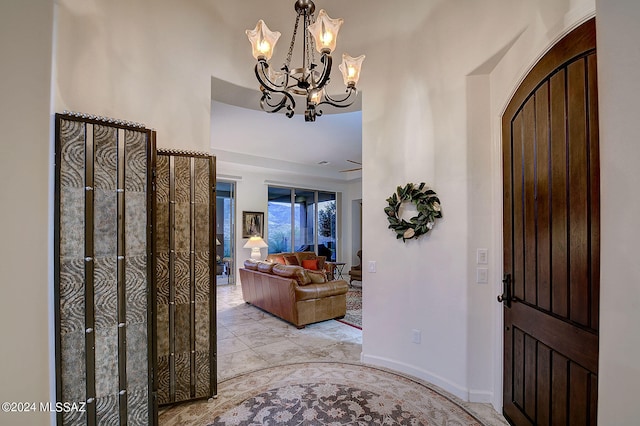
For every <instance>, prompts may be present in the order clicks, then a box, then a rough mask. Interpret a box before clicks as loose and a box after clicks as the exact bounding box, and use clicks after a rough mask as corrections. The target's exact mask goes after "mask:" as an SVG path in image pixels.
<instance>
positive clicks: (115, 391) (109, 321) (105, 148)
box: [54, 114, 157, 425]
mask: <svg viewBox="0 0 640 426" xmlns="http://www.w3.org/2000/svg"><path fill="white" fill-rule="evenodd" d="M154 143H155V133H154V132H152V131H151V130H148V129H144V128H142V126H139V125H134V124H133V123H124V122H120V121H118V122H114V121H113V120H109V119H103V118H99V117H93V116H92V117H87V116H86V115H80V114H56V194H55V195H56V197H55V198H56V213H55V214H56V217H55V247H54V250H55V259H56V264H55V298H56V390H57V396H56V400H57V401H58V402H62V403H75V404H76V405H77V406H78V407H82V408H83V410H78V411H74V410H72V411H69V412H66V413H65V412H61V413H58V419H57V421H58V424H61V425H97V424H109V425H125V424H156V421H157V420H156V417H157V413H156V412H155V410H154V409H153V407H154V404H153V394H152V392H151V381H150V378H151V377H152V374H151V367H152V362H151V361H152V358H151V357H150V353H149V352H150V350H149V349H150V348H151V346H152V345H151V339H152V337H153V335H152V333H151V332H150V331H151V324H152V322H151V321H150V313H151V311H150V309H149V306H150V299H149V294H150V291H151V288H152V280H153V274H152V273H151V269H150V266H151V258H150V256H151V251H150V250H151V244H150V242H151V238H150V237H151V223H152V220H151V219H152V215H151V205H152V203H151V201H152V199H151V191H150V182H151V175H150V173H149V170H150V165H151V158H152V156H151V154H152V152H153V151H154V149H155V147H154Z"/></svg>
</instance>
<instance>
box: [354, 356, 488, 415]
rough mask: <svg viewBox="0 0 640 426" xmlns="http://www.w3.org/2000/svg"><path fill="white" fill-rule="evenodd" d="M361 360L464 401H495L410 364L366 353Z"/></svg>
mask: <svg viewBox="0 0 640 426" xmlns="http://www.w3.org/2000/svg"><path fill="white" fill-rule="evenodd" d="M361 359H362V362H363V363H365V364H370V365H377V366H380V367H384V368H388V369H390V370H394V371H397V372H399V373H404V374H408V375H410V376H414V377H417V378H418V379H421V380H425V381H427V382H429V383H431V384H433V385H436V386H438V387H440V388H442V389H444V390H445V391H447V392H449V393H451V394H453V395H454V396H456V397H458V398H460V399H462V400H463V401H467V402H482V403H490V402H492V401H493V392H489V391H483V390H470V389H467V388H465V387H464V386H460V385H459V384H457V383H454V382H452V381H451V380H447V379H445V378H443V377H441V376H438V375H437V374H434V373H432V372H430V371H426V370H423V369H421V368H418V367H415V366H413V365H410V364H405V363H402V362H398V361H395V360H392V359H388V358H384V357H378V356H372V355H365V354H364V353H363V354H362V355H361Z"/></svg>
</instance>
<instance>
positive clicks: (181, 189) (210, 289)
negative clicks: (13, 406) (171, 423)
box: [154, 151, 216, 405]
mask: <svg viewBox="0 0 640 426" xmlns="http://www.w3.org/2000/svg"><path fill="white" fill-rule="evenodd" d="M213 168H214V161H213V158H212V157H210V156H209V155H206V154H198V153H185V152H174V151H159V152H158V156H157V160H156V173H155V176H156V181H155V182H156V209H155V212H156V213H155V215H156V216H155V221H156V223H155V225H156V230H157V232H156V239H155V250H156V256H155V261H156V265H155V268H154V270H155V272H156V293H155V294H156V303H157V309H156V327H157V330H156V339H155V341H156V353H157V360H156V362H157V383H156V385H157V395H158V403H159V404H160V405H166V404H172V403H176V402H183V401H187V400H192V399H197V398H208V397H211V396H213V395H215V393H216V382H215V374H213V376H212V375H211V372H212V371H213V372H214V373H215V365H216V364H215V357H216V355H215V342H216V338H215V314H214V312H215V291H214V285H215V284H214V283H215V281H214V276H213V275H212V272H213V271H214V267H213V266H214V263H213V262H214V261H215V260H214V259H213V258H212V257H211V253H214V251H213V250H212V245H213V243H214V241H215V240H214V239H213V235H212V234H211V230H212V229H215V228H214V226H213V225H214V222H213V221H214V219H215V214H214V208H215V206H214V204H213V203H214V200H215V197H214V196H213V185H214V175H215V174H214V171H213Z"/></svg>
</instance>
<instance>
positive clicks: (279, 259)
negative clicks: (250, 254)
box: [271, 256, 286, 265]
mask: <svg viewBox="0 0 640 426" xmlns="http://www.w3.org/2000/svg"><path fill="white" fill-rule="evenodd" d="M271 260H272V261H273V263H280V264H281V265H286V263H285V262H284V256H273V257H271Z"/></svg>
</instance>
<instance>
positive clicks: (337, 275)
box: [324, 262, 346, 280]
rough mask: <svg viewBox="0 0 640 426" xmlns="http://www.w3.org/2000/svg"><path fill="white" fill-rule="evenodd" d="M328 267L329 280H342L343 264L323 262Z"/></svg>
mask: <svg viewBox="0 0 640 426" xmlns="http://www.w3.org/2000/svg"><path fill="white" fill-rule="evenodd" d="M324 263H326V264H327V265H329V273H330V274H331V279H334V280H338V279H340V280H343V279H344V276H343V275H342V273H343V270H344V265H346V263H345V262H324Z"/></svg>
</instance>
